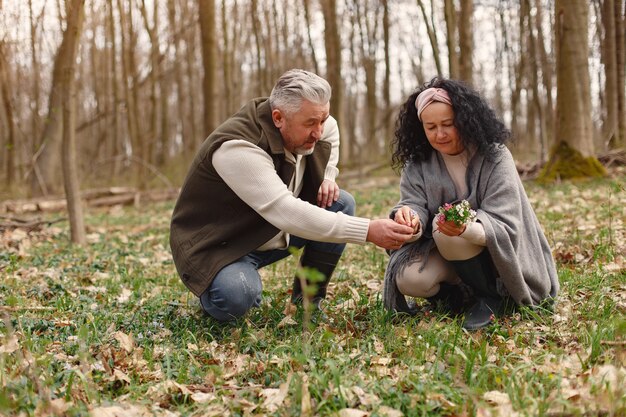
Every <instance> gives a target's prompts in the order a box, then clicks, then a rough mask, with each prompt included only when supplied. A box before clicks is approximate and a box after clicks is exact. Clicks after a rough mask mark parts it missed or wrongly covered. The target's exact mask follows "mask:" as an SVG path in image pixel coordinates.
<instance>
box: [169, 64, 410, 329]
mask: <svg viewBox="0 0 626 417" xmlns="http://www.w3.org/2000/svg"><path fill="white" fill-rule="evenodd" d="M330 96H331V88H330V85H329V84H328V82H327V81H326V80H324V79H323V78H320V77H319V76H317V75H315V74H313V73H310V72H307V71H303V70H290V71H287V72H286V73H285V74H283V75H282V76H281V77H280V79H279V80H278V81H277V83H276V85H275V86H274V89H273V90H272V93H271V95H270V97H269V99H268V98H259V99H255V100H252V101H250V102H249V103H248V104H246V105H244V107H242V108H241V110H239V112H238V113H236V114H235V115H233V116H232V117H231V118H230V119H228V120H226V122H224V123H223V124H222V125H221V126H219V127H218V128H217V129H216V130H215V131H214V132H212V133H211V134H210V135H209V137H208V138H207V139H206V140H205V141H204V143H203V144H202V146H201V147H200V150H199V151H198V154H197V155H196V157H195V159H194V161H193V163H192V165H191V168H190V170H189V173H188V174H187V178H186V179H185V182H184V184H183V186H182V188H181V191H180V196H179V198H178V201H177V203H176V206H175V208H174V213H173V215H172V223H171V230H170V232H171V233H170V246H171V248H172V255H173V258H174V263H175V264H176V268H177V270H178V273H179V275H180V276H181V278H182V280H183V282H184V284H185V285H186V286H187V287H188V288H189V289H190V290H191V291H192V292H193V293H194V294H195V295H197V296H198V297H200V303H201V305H202V308H203V310H204V311H205V312H206V313H208V314H209V315H211V316H212V317H213V318H215V319H217V320H219V321H230V320H233V319H236V318H239V317H242V316H243V315H245V314H246V313H247V312H248V311H249V310H250V309H251V308H252V307H258V306H259V304H260V302H261V292H262V284H261V278H260V276H259V273H258V271H257V270H258V269H259V268H261V267H263V266H266V265H269V264H271V263H273V262H276V261H278V260H280V259H282V258H284V257H286V256H288V255H289V254H290V252H289V250H288V248H289V247H295V248H303V247H304V250H303V253H302V257H301V259H300V264H301V265H302V266H303V267H309V268H315V269H317V270H318V271H319V272H321V273H322V274H323V276H324V280H323V282H321V283H319V284H318V286H317V292H316V293H315V294H314V295H313V297H312V302H313V303H315V304H316V305H317V304H319V302H320V301H321V300H322V299H323V298H324V297H325V295H326V288H327V286H328V282H329V280H330V277H331V274H332V272H333V270H334V269H335V266H336V265H337V262H338V261H339V258H340V257H341V254H342V252H343V249H344V247H345V244H346V243H347V242H351V243H365V242H366V241H367V242H372V243H374V244H376V245H378V246H380V247H383V248H386V249H398V248H399V247H400V246H401V245H402V243H404V242H405V241H406V240H408V239H409V238H410V237H411V236H412V233H413V230H412V228H411V227H409V226H405V225H401V224H398V223H396V222H395V221H393V220H391V219H378V220H369V219H364V218H360V217H354V216H353V214H354V207H355V203H354V199H353V198H352V196H351V195H350V194H348V193H347V192H345V191H343V190H340V189H339V187H338V186H337V184H336V183H335V177H336V176H337V174H338V169H337V162H338V160H339V132H338V128H337V122H336V121H335V120H334V119H333V118H332V117H330V116H329V108H330V105H329V101H330ZM302 296H303V295H302V288H301V285H300V280H299V279H297V278H296V279H295V280H294V285H293V291H292V300H293V301H294V302H299V301H301V300H302Z"/></svg>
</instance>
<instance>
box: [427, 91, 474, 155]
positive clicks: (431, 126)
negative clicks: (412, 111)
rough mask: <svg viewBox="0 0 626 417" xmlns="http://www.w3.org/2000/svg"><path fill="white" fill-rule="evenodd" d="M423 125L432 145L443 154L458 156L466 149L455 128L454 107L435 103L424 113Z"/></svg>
mask: <svg viewBox="0 0 626 417" xmlns="http://www.w3.org/2000/svg"><path fill="white" fill-rule="evenodd" d="M422 125H423V126H424V131H425V132H426V137H427V138H428V142H430V145H431V146H432V147H433V148H434V149H435V150H436V151H439V152H441V153H445V154H447V155H457V154H459V153H461V152H463V150H464V149H465V148H464V147H463V143H462V142H461V138H460V137H459V132H458V131H457V130H456V127H455V126H454V111H452V106H450V105H448V104H446V103H441V102H438V101H437V102H434V103H431V104H429V105H428V106H427V107H426V108H425V109H424V111H422Z"/></svg>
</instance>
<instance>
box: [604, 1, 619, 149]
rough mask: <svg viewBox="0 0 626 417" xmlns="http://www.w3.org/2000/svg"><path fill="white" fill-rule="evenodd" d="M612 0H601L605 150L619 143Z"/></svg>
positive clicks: (615, 48)
mask: <svg viewBox="0 0 626 417" xmlns="http://www.w3.org/2000/svg"><path fill="white" fill-rule="evenodd" d="M614 12H615V3H614V0H602V10H601V14H602V26H603V29H604V31H603V35H604V36H603V38H602V57H603V61H604V98H605V100H604V102H605V107H606V108H605V110H606V112H605V117H604V120H603V124H602V141H603V143H604V145H605V150H606V149H608V148H609V147H611V148H613V147H614V145H613V144H614V143H620V137H619V130H618V125H617V111H618V108H617V106H618V91H617V77H618V74H617V44H616V37H615V17H614V16H613V13H614Z"/></svg>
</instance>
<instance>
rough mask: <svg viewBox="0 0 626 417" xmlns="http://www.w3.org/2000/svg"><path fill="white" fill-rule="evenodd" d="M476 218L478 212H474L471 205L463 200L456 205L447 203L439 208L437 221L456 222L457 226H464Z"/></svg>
mask: <svg viewBox="0 0 626 417" xmlns="http://www.w3.org/2000/svg"><path fill="white" fill-rule="evenodd" d="M475 218H476V211H474V210H472V207H471V206H470V203H469V202H468V201H467V200H463V201H461V202H459V203H456V204H450V203H445V204H444V205H443V206H441V207H439V214H437V220H438V221H440V222H445V221H449V222H454V224H456V225H457V226H463V225H464V224H467V223H469V222H472V221H474V219H475Z"/></svg>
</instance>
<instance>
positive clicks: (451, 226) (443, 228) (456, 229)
mask: <svg viewBox="0 0 626 417" xmlns="http://www.w3.org/2000/svg"><path fill="white" fill-rule="evenodd" d="M465 227H466V225H464V224H462V225H461V226H457V224H456V223H455V222H452V221H441V220H437V230H439V231H440V232H441V233H443V234H444V235H446V236H459V235H461V234H462V233H463V232H464V231H465Z"/></svg>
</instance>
